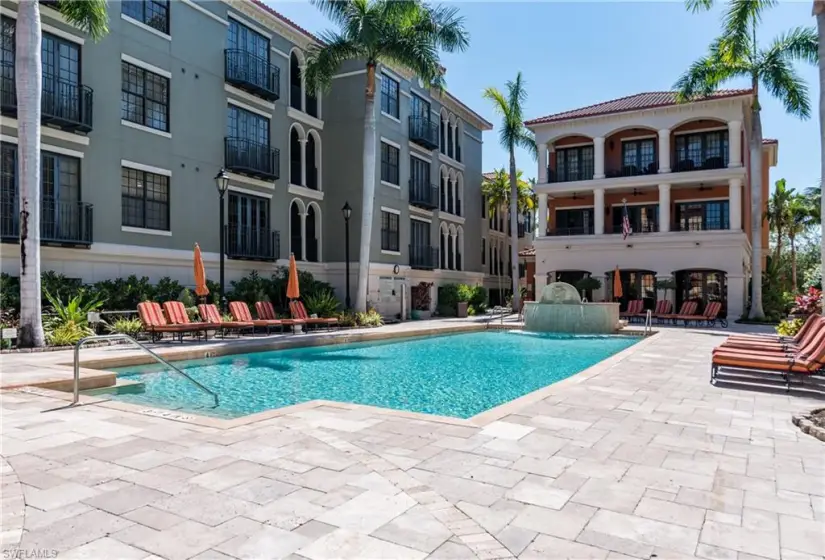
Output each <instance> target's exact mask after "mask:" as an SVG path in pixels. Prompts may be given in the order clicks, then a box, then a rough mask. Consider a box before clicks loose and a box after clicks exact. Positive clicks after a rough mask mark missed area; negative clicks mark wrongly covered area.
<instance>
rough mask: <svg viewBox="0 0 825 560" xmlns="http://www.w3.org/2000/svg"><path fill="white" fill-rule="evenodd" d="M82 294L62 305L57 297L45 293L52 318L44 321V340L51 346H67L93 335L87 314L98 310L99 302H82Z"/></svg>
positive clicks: (94, 300) (92, 300)
mask: <svg viewBox="0 0 825 560" xmlns="http://www.w3.org/2000/svg"><path fill="white" fill-rule="evenodd" d="M83 298H84V294H83V293H82V292H81V293H80V294H78V295H76V296H74V297H73V298H71V299H70V300H69V301H68V303H65V304H64V303H63V302H62V301H60V299H58V298H57V297H55V296H53V295H52V294H50V293H49V292H46V299H47V300H48V301H49V303H50V304H51V307H52V312H53V313H54V315H53V316H51V317H49V318H47V319H46V320H45V321H44V325H43V328H44V330H45V331H46V340H47V342H48V343H49V344H50V345H52V346H67V345H70V344H75V343H76V342H77V341H79V340H80V339H81V338H83V337H86V336H90V335H92V334H94V332H93V331H92V329H90V328H89V322H88V320H87V314H88V313H89V312H90V311H95V310H97V309H99V308H100V306H101V302H100V301H98V300H96V299H91V300H87V301H84V300H83Z"/></svg>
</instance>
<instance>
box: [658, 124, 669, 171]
mask: <svg viewBox="0 0 825 560" xmlns="http://www.w3.org/2000/svg"><path fill="white" fill-rule="evenodd" d="M659 173H670V129H669V128H663V129H662V130H660V131H659Z"/></svg>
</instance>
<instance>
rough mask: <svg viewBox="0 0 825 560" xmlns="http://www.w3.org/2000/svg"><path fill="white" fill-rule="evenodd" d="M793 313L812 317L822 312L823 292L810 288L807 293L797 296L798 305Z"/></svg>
mask: <svg viewBox="0 0 825 560" xmlns="http://www.w3.org/2000/svg"><path fill="white" fill-rule="evenodd" d="M793 312H794V313H796V314H799V315H811V314H813V313H821V312H822V290H817V289H816V288H814V287H813V286H811V287H810V288H808V291H807V293H804V294H801V295H798V296H796V304H795V306H794V309H793Z"/></svg>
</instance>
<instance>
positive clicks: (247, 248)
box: [226, 224, 281, 261]
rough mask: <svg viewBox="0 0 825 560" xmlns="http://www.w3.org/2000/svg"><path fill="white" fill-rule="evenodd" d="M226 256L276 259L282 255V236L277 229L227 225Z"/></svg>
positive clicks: (259, 259)
mask: <svg viewBox="0 0 825 560" xmlns="http://www.w3.org/2000/svg"><path fill="white" fill-rule="evenodd" d="M226 256H227V257H229V258H230V259H244V260H252V261H276V260H278V259H279V258H280V256H281V237H280V233H279V232H277V231H272V230H270V229H269V228H258V227H250V226H241V225H237V224H229V225H228V226H226Z"/></svg>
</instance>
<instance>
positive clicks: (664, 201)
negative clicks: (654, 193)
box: [659, 185, 670, 233]
mask: <svg viewBox="0 0 825 560" xmlns="http://www.w3.org/2000/svg"><path fill="white" fill-rule="evenodd" d="M659 231H661V232H663V233H666V232H668V231H670V185H659Z"/></svg>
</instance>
